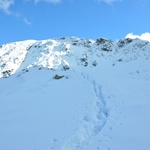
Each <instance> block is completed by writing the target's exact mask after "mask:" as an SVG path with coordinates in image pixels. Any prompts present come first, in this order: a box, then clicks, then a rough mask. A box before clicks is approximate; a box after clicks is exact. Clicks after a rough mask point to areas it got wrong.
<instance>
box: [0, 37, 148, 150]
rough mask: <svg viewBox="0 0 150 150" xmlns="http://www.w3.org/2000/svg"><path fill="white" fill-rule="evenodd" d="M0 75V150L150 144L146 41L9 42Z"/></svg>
mask: <svg viewBox="0 0 150 150" xmlns="http://www.w3.org/2000/svg"><path fill="white" fill-rule="evenodd" d="M0 77H1V79H0V85H1V86H0V149H2V150H51V149H53V150H61V149H62V150H79V149H81V150H92V149H93V150H120V149H121V150H127V149H128V150H132V149H136V150H143V149H144V150H148V149H149V148H150V143H149V139H150V129H149V126H150V119H149V113H150V109H149V108H150V91H149V89H150V43H149V42H148V41H142V40H139V39H128V38H127V39H121V40H119V41H118V42H117V43H115V42H113V41H111V40H107V39H103V38H99V39H97V40H96V41H94V40H90V39H79V38H76V37H68V38H67V37H63V38H59V39H49V40H42V41H35V40H28V41H21V42H15V43H9V44H6V45H2V46H1V48H0Z"/></svg>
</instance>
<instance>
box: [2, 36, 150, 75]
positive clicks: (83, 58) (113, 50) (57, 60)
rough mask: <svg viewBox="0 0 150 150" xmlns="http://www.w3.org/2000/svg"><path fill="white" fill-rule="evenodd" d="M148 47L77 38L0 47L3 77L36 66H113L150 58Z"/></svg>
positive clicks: (138, 42) (133, 41)
mask: <svg viewBox="0 0 150 150" xmlns="http://www.w3.org/2000/svg"><path fill="white" fill-rule="evenodd" d="M149 47H150V43H149V42H148V41H142V40H139V39H130V38H125V39H121V40H119V41H118V42H113V41H112V40H108V39H105V38H98V39H97V40H96V41H94V40H91V39H86V38H77V37H61V38H57V39H48V40H40V41H36V40H27V41H20V42H13V43H9V44H5V45H2V46H1V47H0V77H8V76H10V75H12V74H14V73H17V72H20V71H22V70H23V69H26V68H32V67H37V66H38V67H43V68H48V69H64V70H65V69H66V68H71V69H74V68H76V67H79V66H80V67H87V66H88V67H93V66H95V64H98V63H99V62H100V61H101V60H102V59H111V61H112V64H114V62H117V60H119V61H121V60H122V61H130V60H133V59H137V57H140V56H139V55H141V56H145V57H146V58H149V55H150V54H149ZM93 64H94V65H93Z"/></svg>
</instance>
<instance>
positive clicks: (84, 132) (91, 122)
mask: <svg viewBox="0 0 150 150" xmlns="http://www.w3.org/2000/svg"><path fill="white" fill-rule="evenodd" d="M81 76H82V77H83V79H84V80H87V81H88V82H89V83H90V84H91V86H92V88H93V92H94V94H95V98H93V100H96V101H95V107H94V112H90V113H93V114H85V115H84V117H83V125H82V127H81V128H80V129H79V130H78V131H77V134H76V135H75V136H74V137H73V138H71V140H69V141H68V142H67V143H66V144H65V146H64V147H63V150H77V149H80V150H82V147H83V145H84V144H86V142H87V141H88V140H89V139H90V138H91V137H93V136H96V135H98V134H99V133H100V131H101V130H102V129H103V127H104V126H105V124H106V122H107V117H108V115H109V113H108V109H107V107H106V100H105V97H104V95H103V93H102V87H101V86H100V85H99V84H98V83H97V82H96V81H95V80H92V79H90V78H89V77H88V76H87V75H85V74H83V73H81ZM91 107H93V106H91ZM87 111H88V110H87ZM90 115H91V116H92V117H91V116H90Z"/></svg>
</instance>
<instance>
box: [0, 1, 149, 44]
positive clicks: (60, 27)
mask: <svg viewBox="0 0 150 150" xmlns="http://www.w3.org/2000/svg"><path fill="white" fill-rule="evenodd" d="M144 32H150V0H0V45H1V44H4V43H8V42H13V41H21V40H27V39H35V40H42V39H48V38H57V37H62V36H77V37H80V38H91V39H96V38H98V37H105V38H108V39H112V40H117V39H120V38H124V37H125V36H126V35H127V34H128V33H133V34H136V35H140V34H142V33H144Z"/></svg>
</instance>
